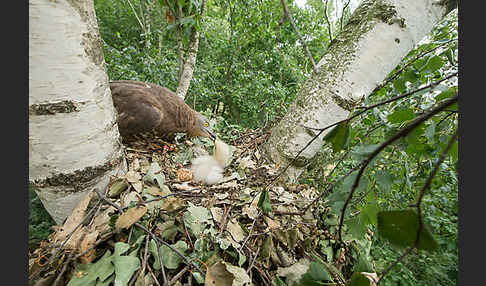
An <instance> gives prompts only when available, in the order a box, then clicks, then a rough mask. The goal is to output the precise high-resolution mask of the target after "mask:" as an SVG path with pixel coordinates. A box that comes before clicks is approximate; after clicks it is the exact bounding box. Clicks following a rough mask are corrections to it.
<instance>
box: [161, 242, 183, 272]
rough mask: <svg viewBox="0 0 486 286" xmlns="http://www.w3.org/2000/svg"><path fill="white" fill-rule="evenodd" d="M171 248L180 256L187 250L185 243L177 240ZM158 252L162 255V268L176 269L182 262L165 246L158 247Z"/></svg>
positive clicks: (180, 258)
mask: <svg viewBox="0 0 486 286" xmlns="http://www.w3.org/2000/svg"><path fill="white" fill-rule="evenodd" d="M171 246H172V247H174V248H175V249H177V250H178V251H179V252H180V253H182V254H185V252H186V250H187V249H188V247H187V243H186V242H185V241H183V240H179V241H177V242H176V243H175V244H172V245H171ZM160 251H161V253H163V256H162V263H164V266H165V268H167V269H177V268H178V267H179V264H181V263H182V261H183V259H182V257H180V256H179V255H178V254H177V253H176V252H175V251H174V250H172V249H170V248H169V247H168V246H166V245H162V246H161V247H160ZM154 268H155V267H154Z"/></svg>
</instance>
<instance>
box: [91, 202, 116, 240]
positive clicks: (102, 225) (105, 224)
mask: <svg viewBox="0 0 486 286" xmlns="http://www.w3.org/2000/svg"><path fill="white" fill-rule="evenodd" d="M114 211H115V207H113V206H109V207H108V208H107V209H105V210H104V211H102V212H101V213H99V214H98V215H97V216H96V217H95V218H94V221H93V226H92V227H93V228H94V229H96V230H97V231H98V232H99V233H100V234H104V233H106V232H108V231H110V229H111V228H110V214H111V213H113V212H114Z"/></svg>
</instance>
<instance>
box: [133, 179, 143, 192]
mask: <svg viewBox="0 0 486 286" xmlns="http://www.w3.org/2000/svg"><path fill="white" fill-rule="evenodd" d="M131 184H132V187H133V188H134V189H135V191H137V192H138V193H141V192H142V190H143V183H142V181H137V182H134V183H131Z"/></svg>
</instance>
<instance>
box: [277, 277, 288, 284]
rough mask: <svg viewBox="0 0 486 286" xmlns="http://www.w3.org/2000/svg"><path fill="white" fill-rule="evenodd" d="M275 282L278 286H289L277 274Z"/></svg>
mask: <svg viewBox="0 0 486 286" xmlns="http://www.w3.org/2000/svg"><path fill="white" fill-rule="evenodd" d="M274 282H275V284H276V285H277V286H287V284H285V282H283V281H282V279H280V278H279V277H278V276H275V280H274Z"/></svg>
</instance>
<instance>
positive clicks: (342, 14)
mask: <svg viewBox="0 0 486 286" xmlns="http://www.w3.org/2000/svg"><path fill="white" fill-rule="evenodd" d="M349 3H351V0H348V2H347V3H346V4H344V6H343V12H342V13H341V20H340V22H341V31H342V30H343V19H344V12H345V11H346V8H348V6H349Z"/></svg>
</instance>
